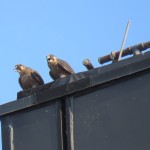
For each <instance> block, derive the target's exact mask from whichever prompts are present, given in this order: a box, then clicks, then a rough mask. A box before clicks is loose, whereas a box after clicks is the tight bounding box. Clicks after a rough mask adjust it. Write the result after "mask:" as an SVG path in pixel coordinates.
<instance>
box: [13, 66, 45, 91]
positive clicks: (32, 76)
mask: <svg viewBox="0 0 150 150" xmlns="http://www.w3.org/2000/svg"><path fill="white" fill-rule="evenodd" d="M15 70H16V71H17V72H18V73H19V75H20V77H19V79H18V81H19V84H20V86H21V88H22V89H23V90H26V89H29V88H34V87H37V86H39V85H42V84H44V81H43V79H42V77H41V76H40V75H39V73H38V72H37V71H35V70H33V69H31V68H29V67H26V66H24V65H21V64H17V65H16V66H15Z"/></svg>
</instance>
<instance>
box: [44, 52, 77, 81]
mask: <svg viewBox="0 0 150 150" xmlns="http://www.w3.org/2000/svg"><path fill="white" fill-rule="evenodd" d="M46 58H47V63H48V67H49V68H50V71H49V74H50V76H51V78H52V79H53V80H57V79H59V78H63V77H66V76H67V75H69V74H74V73H75V72H74V70H73V69H72V68H71V66H70V65H69V64H68V63H67V62H66V61H64V60H61V59H58V58H57V57H56V56H54V55H48V56H47V57H46Z"/></svg>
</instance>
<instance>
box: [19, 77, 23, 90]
mask: <svg viewBox="0 0 150 150" xmlns="http://www.w3.org/2000/svg"><path fill="white" fill-rule="evenodd" d="M18 81H19V84H20V86H21V88H22V89H24V88H23V85H22V82H21V77H19V79H18Z"/></svg>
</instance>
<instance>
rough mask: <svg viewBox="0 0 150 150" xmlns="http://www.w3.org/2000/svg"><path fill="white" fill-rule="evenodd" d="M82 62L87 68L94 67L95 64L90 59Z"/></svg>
mask: <svg viewBox="0 0 150 150" xmlns="http://www.w3.org/2000/svg"><path fill="white" fill-rule="evenodd" d="M82 64H83V65H84V66H85V67H86V69H87V70H91V69H94V66H93V65H92V63H91V62H90V60H89V59H84V60H83V62H82Z"/></svg>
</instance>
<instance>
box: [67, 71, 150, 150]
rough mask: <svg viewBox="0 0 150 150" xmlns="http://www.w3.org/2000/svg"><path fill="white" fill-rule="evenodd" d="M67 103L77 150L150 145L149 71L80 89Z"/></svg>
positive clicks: (121, 149)
mask: <svg viewBox="0 0 150 150" xmlns="http://www.w3.org/2000/svg"><path fill="white" fill-rule="evenodd" d="M72 102H73V103H72ZM67 107H68V110H67V111H68V113H70V110H71V111H72V112H71V113H70V114H73V116H72V118H73V120H71V121H70V125H71V124H73V128H72V129H73V142H74V145H73V146H72V147H74V149H75V150H84V149H86V150H93V149H94V150H100V149H102V150H135V149H136V150H142V149H143V150H146V149H150V142H149V139H150V128H149V127H150V119H149V116H150V74H149V73H147V74H143V75H140V76H135V78H131V79H128V80H123V81H122V82H121V81H119V82H117V80H116V82H115V84H112V85H110V84H108V86H105V87H103V88H102V87H101V86H99V87H97V88H92V89H89V90H85V91H83V92H80V94H79V93H77V94H76V95H74V99H73V100H72V97H71V99H70V104H67ZM69 107H71V109H70V108H69ZM71 132H72V131H70V135H71ZM68 142H70V141H69V140H68ZM70 143H71V142H70ZM71 150H73V149H71Z"/></svg>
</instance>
